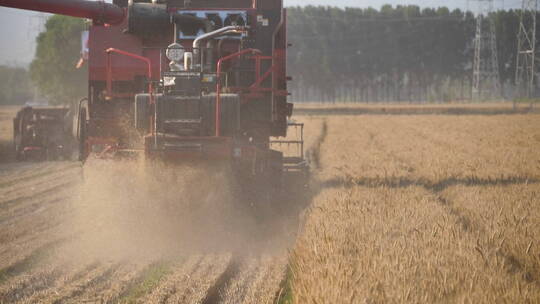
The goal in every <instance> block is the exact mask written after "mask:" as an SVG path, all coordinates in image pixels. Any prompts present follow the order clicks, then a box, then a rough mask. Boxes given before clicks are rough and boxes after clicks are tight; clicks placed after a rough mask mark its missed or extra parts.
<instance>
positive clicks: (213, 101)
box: [0, 0, 306, 185]
mask: <svg viewBox="0 0 540 304" xmlns="http://www.w3.org/2000/svg"><path fill="white" fill-rule="evenodd" d="M0 5H1V6H6V7H12V8H20V9H26V10H34V11H41V12H49V13H55V14H63V15H68V16H74V17H80V18H88V19H91V20H92V22H91V25H89V35H88V37H89V38H88V48H89V56H88V64H89V83H88V97H87V98H85V99H83V100H81V102H80V105H79V113H78V123H77V134H78V139H79V145H80V159H81V160H83V161H84V160H86V159H87V158H88V157H89V156H92V157H99V158H115V157H124V156H126V155H134V154H135V155H141V154H142V153H144V155H145V157H146V159H147V160H151V161H160V162H161V161H165V162H166V163H169V162H174V163H188V164H195V165H197V164H201V163H202V164H206V163H212V164H214V163H216V162H217V163H224V164H227V165H229V164H230V167H231V168H232V170H233V172H234V173H235V175H236V176H239V177H240V178H241V180H242V181H246V180H250V181H264V183H271V184H273V185H277V184H280V183H281V178H282V175H283V172H285V171H300V172H303V171H304V170H305V169H306V166H305V162H304V159H303V140H300V139H299V140H294V141H287V140H275V141H273V140H272V138H279V137H286V136H287V129H288V128H289V127H291V126H292V127H293V128H296V129H297V130H298V132H297V134H298V133H299V132H303V125H302V124H294V123H288V118H289V117H290V116H291V115H292V111H293V105H292V104H291V103H288V102H287V96H288V95H289V94H288V92H287V81H288V80H290V79H289V78H288V77H287V76H286V50H287V47H288V44H287V35H286V11H285V10H284V9H283V3H282V0H168V1H156V0H153V1H127V0H114V1H112V3H106V2H103V1H89V0H0ZM58 47H62V46H58ZM299 137H300V138H302V137H301V136H299ZM275 145H286V146H291V145H296V146H297V149H289V150H295V151H298V153H297V155H292V156H291V155H287V156H286V155H284V154H283V153H282V152H279V151H278V150H275V149H273V147H275Z"/></svg>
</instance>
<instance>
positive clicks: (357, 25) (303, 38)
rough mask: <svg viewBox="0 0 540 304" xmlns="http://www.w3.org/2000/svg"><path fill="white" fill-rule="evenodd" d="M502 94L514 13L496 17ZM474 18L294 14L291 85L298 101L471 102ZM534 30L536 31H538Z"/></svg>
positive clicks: (511, 63) (406, 11)
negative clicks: (465, 100)
mask: <svg viewBox="0 0 540 304" xmlns="http://www.w3.org/2000/svg"><path fill="white" fill-rule="evenodd" d="M488 18H494V20H495V24H496V35H497V48H498V58H499V70H500V77H501V83H502V87H503V88H504V90H503V94H504V95H506V97H509V95H511V91H512V87H513V82H514V77H515V67H516V52H517V49H516V48H517V33H518V29H519V11H518V10H508V11H497V12H495V13H493V14H492V15H491V16H489V17H488ZM475 29H476V18H475V16H474V15H473V14H472V13H471V12H465V11H462V10H459V9H456V10H452V11H451V10H449V9H448V8H446V7H440V8H437V9H434V8H425V9H421V8H420V7H418V6H414V5H409V6H396V7H392V6H390V5H385V6H383V7H382V8H381V9H380V10H376V9H373V8H367V9H363V8H345V9H341V8H335V7H314V6H307V7H292V8H289V9H288V31H289V32H288V35H289V41H290V42H291V43H292V44H293V46H292V47H291V48H290V49H289V53H288V56H289V58H288V63H289V66H288V69H289V74H291V75H293V76H294V77H295V81H294V82H292V83H291V84H290V90H292V92H293V97H292V98H293V99H294V100H296V101H375V102H376V101H445V100H446V101H449V100H459V99H470V98H471V84H472V74H473V71H472V67H473V57H474V43H473V39H474V37H475ZM539 30H540V29H539Z"/></svg>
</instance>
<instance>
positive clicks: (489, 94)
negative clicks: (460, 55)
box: [472, 0, 502, 100]
mask: <svg viewBox="0 0 540 304" xmlns="http://www.w3.org/2000/svg"><path fill="white" fill-rule="evenodd" d="M476 2H477V3H478V11H477V14H476V35H475V38H474V62H473V85H472V98H473V99H474V100H486V99H497V98H500V97H501V93H502V92H501V82H500V76H499V59H498V56H497V37H496V34H495V18H494V17H493V14H492V13H493V0H476Z"/></svg>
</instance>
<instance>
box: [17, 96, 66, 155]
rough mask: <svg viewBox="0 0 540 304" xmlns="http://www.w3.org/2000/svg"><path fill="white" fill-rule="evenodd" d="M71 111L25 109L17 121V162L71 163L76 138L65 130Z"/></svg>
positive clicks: (47, 108) (52, 108)
mask: <svg viewBox="0 0 540 304" xmlns="http://www.w3.org/2000/svg"><path fill="white" fill-rule="evenodd" d="M68 112H69V109H67V108H63V107H29V106H28V107H24V108H22V109H21V110H20V111H19V112H17V115H16V117H15V118H14V119H13V147H14V150H15V156H16V159H17V160H19V161H22V160H59V159H70V158H71V155H72V153H73V148H74V138H73V137H72V136H71V133H70V132H69V130H67V129H66V128H65V126H66V119H69V115H68Z"/></svg>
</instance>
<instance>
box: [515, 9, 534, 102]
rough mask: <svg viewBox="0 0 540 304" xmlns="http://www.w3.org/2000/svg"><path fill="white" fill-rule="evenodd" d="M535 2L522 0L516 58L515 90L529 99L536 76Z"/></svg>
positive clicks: (532, 92)
mask: <svg viewBox="0 0 540 304" xmlns="http://www.w3.org/2000/svg"><path fill="white" fill-rule="evenodd" d="M537 9H538V1H537V0H523V1H522V4H521V14H520V17H519V33H518V39H517V40H518V48H517V56H516V89H517V90H518V94H517V95H518V96H519V97H527V98H531V97H532V96H533V95H534V89H535V87H536V86H535V74H536V71H535V69H536V62H535V60H536V11H537Z"/></svg>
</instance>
